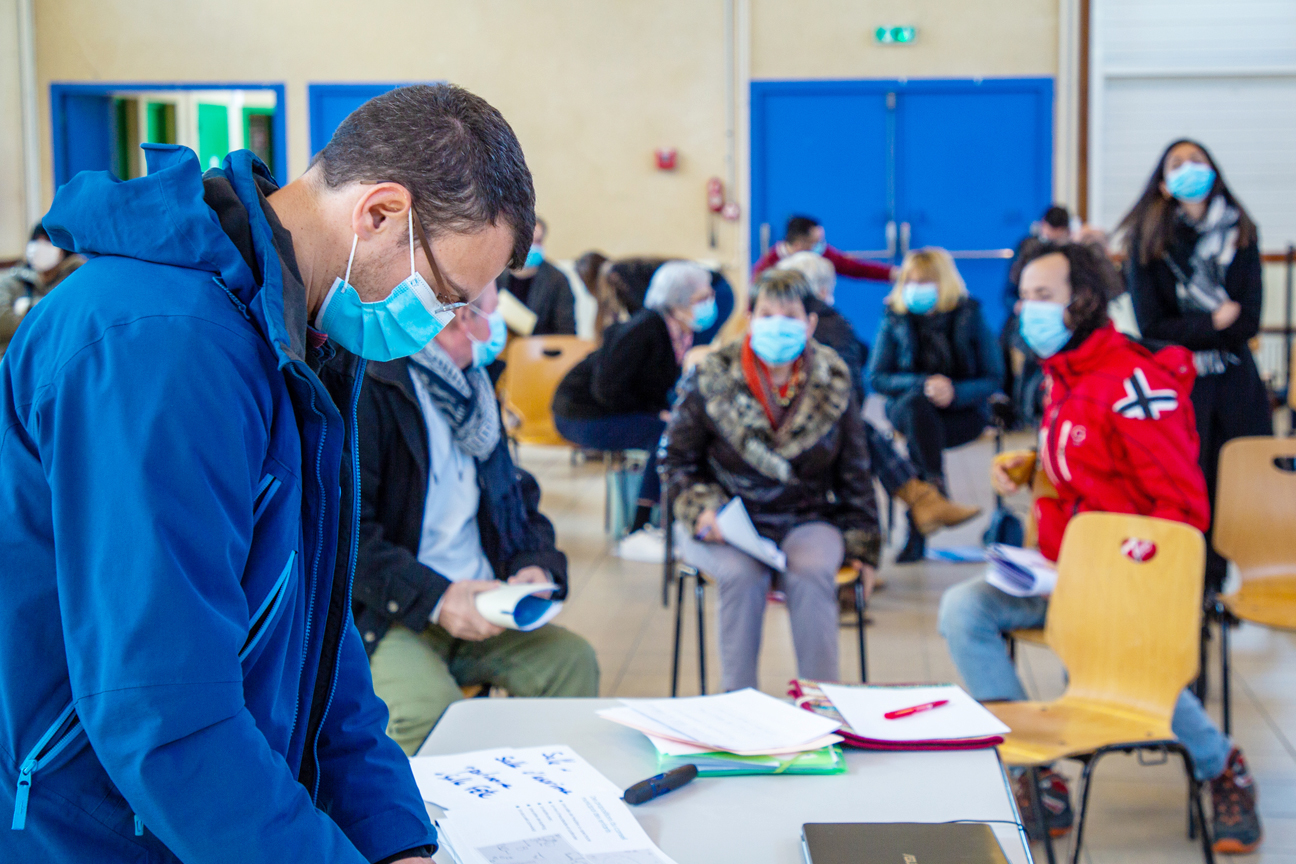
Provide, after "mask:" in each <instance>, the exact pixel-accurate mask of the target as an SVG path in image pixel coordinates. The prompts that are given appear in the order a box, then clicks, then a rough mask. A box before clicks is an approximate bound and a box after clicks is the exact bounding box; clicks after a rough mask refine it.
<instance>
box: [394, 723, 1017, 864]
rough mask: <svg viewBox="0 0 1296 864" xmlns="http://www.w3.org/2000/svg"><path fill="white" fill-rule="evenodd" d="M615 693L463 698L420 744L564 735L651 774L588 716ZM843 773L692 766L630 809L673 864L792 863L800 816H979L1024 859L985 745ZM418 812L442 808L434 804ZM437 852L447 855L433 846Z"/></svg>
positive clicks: (850, 758)
mask: <svg viewBox="0 0 1296 864" xmlns="http://www.w3.org/2000/svg"><path fill="white" fill-rule="evenodd" d="M619 704H620V702H619V701H618V700H615V699H465V700H463V701H460V702H456V703H454V704H453V705H451V706H450V708H449V710H448V711H446V713H445V716H443V717H442V718H441V722H439V723H438V724H437V725H436V728H435V729H433V730H432V734H431V735H430V736H429V737H428V740H427V741H426V742H425V743H424V745H423V747H422V748H421V749H420V750H419V755H422V756H432V755H440V754H446V753H463V752H466V751H469V750H484V749H487V748H490V747H536V746H542V745H545V744H568V745H570V746H571V747H572V748H573V749H575V750H576V752H577V753H579V754H581V756H583V757H585V759H586V760H588V761H589V763H590V764H592V765H593V766H594V767H595V768H597V769H598V770H599V771H601V772H603V774H604V775H606V776H607V778H608V779H609V780H611V781H612V782H613V783H615V784H617V785H618V786H620V787H622V788H626V787H628V786H630V785H632V784H634V783H637V782H638V781H640V780H643V779H644V778H646V777H651V776H652V775H654V774H656V773H658V770H657V752H656V751H655V750H654V749H653V746H652V744H650V743H649V742H648V739H647V738H645V737H644V736H643V735H641V734H640V733H638V732H635V731H634V730H633V729H627V728H626V727H624V726H620V725H618V724H616V723H612V722H611V721H608V720H604V719H602V718H600V717H597V716H596V715H595V714H594V712H595V711H596V710H598V709H601V708H610V707H613V706H616V705H619ZM846 763H847V766H848V770H847V772H846V773H845V774H836V775H829V776H814V775H801V776H787V775H783V776H778V777H769V776H766V777H761V776H755V777H699V778H698V779H697V780H694V781H693V782H692V783H690V784H689V785H687V786H685V787H683V788H682V789H678V790H676V791H674V792H671V793H669V794H667V795H664V796H662V797H661V798H657V799H655V800H653V801H650V802H648V803H647V804H641V805H639V806H638V807H632V808H631V810H632V811H633V812H634V814H635V816H636V817H637V818H638V819H639V823H640V824H641V825H643V828H644V830H645V831H646V832H647V833H648V836H649V837H651V838H652V840H653V842H655V843H656V844H657V845H658V846H660V847H661V849H662V851H663V852H665V853H666V854H667V855H669V856H670V857H671V858H673V859H674V860H675V861H676V862H678V864H719V862H729V861H735V862H739V861H740V862H744V864H761V862H771V864H773V862H779V864H800V862H803V860H804V859H803V857H802V853H801V826H802V825H803V824H804V823H806V822H951V821H986V822H989V823H990V827H991V828H992V829H993V830H994V832H995V836H996V837H998V839H999V845H1000V846H1002V847H1003V850H1004V854H1005V855H1007V857H1008V860H1009V861H1011V862H1013V864H1031V856H1030V847H1029V846H1028V845H1027V842H1026V835H1025V832H1024V831H1022V830H1021V828H1020V820H1019V817H1018V815H1017V808H1016V805H1015V804H1014V803H1013V797H1012V793H1011V791H1010V789H1009V787H1008V781H1007V778H1006V777H1005V776H1004V771H1003V767H1002V765H1001V764H1000V762H999V758H998V756H997V754H996V752H995V751H994V750H966V751H948V752H940V753H896V752H880V751H873V752H866V751H862V750H847V751H846ZM428 812H429V813H430V814H431V815H432V818H433V819H436V818H439V817H440V816H441V811H440V810H439V809H438V808H436V807H435V806H429V807H428ZM436 860H437V861H438V862H441V864H449V862H450V856H449V854H448V853H446V852H444V851H442V852H439V853H437V856H436Z"/></svg>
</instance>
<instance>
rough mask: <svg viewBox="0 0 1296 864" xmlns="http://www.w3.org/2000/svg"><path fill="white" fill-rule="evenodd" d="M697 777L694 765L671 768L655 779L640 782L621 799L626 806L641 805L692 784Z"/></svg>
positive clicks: (650, 778)
mask: <svg viewBox="0 0 1296 864" xmlns="http://www.w3.org/2000/svg"><path fill="white" fill-rule="evenodd" d="M697 776H698V770H697V766H696V765H681V766H680V767H678V768H672V769H671V770H669V771H667V772H666V773H665V774H658V775H657V776H656V777H649V778H648V779H647V780H640V781H639V782H638V783H636V784H634V785H633V786H631V787H630V788H629V789H627V790H626V791H625V795H624V796H623V799H624V801H625V802H626V803H627V804H642V803H644V802H645V801H651V800H653V799H654V798H657V797H658V796H661V795H665V794H666V793H667V792H671V791H673V790H675V789H678V788H680V787H681V786H683V785H685V784H686V783H690V782H692V781H693V779H694V778H696V777H697Z"/></svg>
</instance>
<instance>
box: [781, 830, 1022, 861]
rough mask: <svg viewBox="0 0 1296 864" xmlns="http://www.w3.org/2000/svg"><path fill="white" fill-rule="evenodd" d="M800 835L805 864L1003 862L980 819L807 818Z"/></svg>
mask: <svg viewBox="0 0 1296 864" xmlns="http://www.w3.org/2000/svg"><path fill="white" fill-rule="evenodd" d="M801 840H802V846H803V849H804V851H805V859H806V864H1008V859H1006V858H1005V857H1004V854H1003V850H1002V849H1000V848H999V841H998V840H996V839H995V836H994V832H993V831H991V830H990V826H989V825H985V824H981V823H969V822H962V823H954V824H931V823H924V822H878V823H870V822H812V823H808V824H806V825H802V826H801Z"/></svg>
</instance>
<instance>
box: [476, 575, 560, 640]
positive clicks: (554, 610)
mask: <svg viewBox="0 0 1296 864" xmlns="http://www.w3.org/2000/svg"><path fill="white" fill-rule="evenodd" d="M557 590H558V586H557V585H555V584H554V583H552V582H544V583H527V582H522V583H518V584H516V585H505V584H501V585H500V587H498V588H494V589H491V590H490V591H483V592H481V593H480V594H476V595H474V596H473V602H474V603H475V604H476V605H477V611H478V612H480V613H481V616H482V617H483V618H485V619H486V620H487V621H489V622H490V623H492V624H494V625H495V626H496V627H504V628H506V629H509V630H521V631H523V632H530V631H532V630H536V629H538V628H540V627H543V626H544V625H545V624H548V623H549V622H550V621H552V620H553V619H554V616H556V615H557V614H558V613H559V612H561V611H562V606H563V604H562V603H561V602H559V601H557V600H546V599H543V598H541V597H534V596H532V595H534V594H538V593H543V592H545V591H557ZM537 604H543V605H537Z"/></svg>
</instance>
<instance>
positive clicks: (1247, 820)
mask: <svg viewBox="0 0 1296 864" xmlns="http://www.w3.org/2000/svg"><path fill="white" fill-rule="evenodd" d="M1022 260H1023V262H1024V265H1023V269H1022V270H1021V280H1020V291H1021V296H1022V300H1023V301H1024V302H1023V304H1022V307H1023V308H1022V313H1021V322H1022V323H1021V326H1022V336H1023V337H1024V338H1025V340H1026V342H1027V343H1028V344H1029V345H1030V347H1031V348H1032V349H1033V350H1034V351H1035V353H1036V354H1038V355H1039V356H1040V357H1041V358H1042V360H1041V363H1042V365H1043V368H1044V371H1045V374H1046V375H1047V380H1048V387H1047V389H1046V391H1045V392H1046V394H1047V395H1046V397H1045V404H1044V419H1043V424H1042V427H1041V430H1040V442H1041V448H1040V456H1039V461H1040V462H1042V463H1043V468H1044V470H1045V472H1046V473H1047V475H1048V478H1049V480H1051V481H1052V483H1053V485H1054V486H1055V487H1056V488H1057V495H1058V497H1057V498H1040V499H1038V500H1037V501H1036V502H1035V515H1036V518H1037V520H1038V524H1039V546H1040V549H1039V553H1040V554H1036V555H1033V554H1032V553H1026V552H1023V550H1011V551H1009V552H1005V550H1004V549H1002V548H997V549H992V551H991V555H990V557H991V568H992V569H991V570H990V572H989V575H987V576H986V577H985V578H975V579H971V580H969V581H967V582H963V583H962V584H959V585H956V586H954V587H953V588H951V589H949V590H948V591H946V592H945V596H944V597H942V598H941V605H940V615H939V626H940V632H941V635H942V636H944V637H945V640H946V641H947V642H948V644H949V648H950V653H951V654H952V655H953V657H954V663H955V665H956V666H958V669H959V673H960V674H961V675H962V676H963V680H964V682H965V683H966V684H967V688H968V690H969V691H971V693H972V695H973V696H974V697H976V698H977V699H979V700H981V701H987V702H988V701H995V700H1024V699H1025V698H1026V691H1025V689H1023V687H1022V685H1021V681H1020V680H1019V679H1018V677H1017V673H1016V670H1015V668H1014V667H1013V663H1012V660H1011V659H1010V658H1009V656H1008V652H1007V648H1006V646H1005V643H1004V640H1003V637H1002V635H1001V634H1002V633H1004V632H1007V631H1010V630H1016V629H1023V628H1035V627H1042V626H1044V620H1045V617H1046V614H1047V611H1048V596H1047V595H1048V594H1049V593H1050V592H1051V591H1052V589H1053V585H1054V584H1055V581H1056V574H1052V577H1051V579H1050V575H1049V574H1048V573H1047V572H1046V571H1047V570H1048V569H1049V566H1048V565H1049V563H1050V562H1054V561H1056V560H1057V556H1058V551H1059V548H1060V546H1061V544H1062V535H1063V533H1064V531H1065V530H1066V525H1067V522H1068V521H1069V520H1070V518H1071V517H1072V516H1073V515H1075V514H1076V513H1083V512H1086V511H1106V512H1116V513H1134V514H1139V515H1143V516H1156V517H1159V518H1162V519H1171V520H1174V521H1177V522H1185V523H1187V524H1189V525H1192V526H1193V527H1195V528H1197V529H1198V530H1201V531H1204V530H1206V527H1207V525H1208V524H1209V522H1210V505H1209V502H1208V501H1207V497H1206V483H1205V480H1204V479H1203V477H1202V472H1201V469H1200V468H1199V467H1198V464H1197V432H1196V429H1195V428H1194V421H1193V412H1192V403H1191V402H1190V401H1189V392H1190V391H1191V389H1192V384H1193V378H1194V373H1193V361H1192V356H1191V355H1190V354H1189V352H1188V351H1187V350H1185V349H1183V348H1180V347H1177V346H1176V347H1170V348H1166V349H1163V350H1162V351H1159V352H1157V353H1156V354H1153V353H1152V352H1150V351H1148V350H1147V349H1145V348H1143V347H1142V346H1140V345H1138V344H1136V343H1135V342H1133V341H1131V340H1129V339H1128V338H1126V337H1125V336H1123V335H1121V334H1120V333H1118V332H1117V331H1116V330H1115V328H1114V327H1112V325H1111V323H1110V322H1109V321H1108V319H1107V298H1108V297H1110V296H1115V294H1116V293H1117V291H1119V281H1118V277H1117V275H1116V272H1115V270H1114V268H1112V266H1111V264H1110V262H1108V261H1107V260H1106V258H1105V257H1103V256H1102V255H1101V254H1100V253H1098V252H1095V251H1093V250H1092V249H1090V248H1089V247H1087V246H1081V245H1070V244H1068V245H1063V246H1054V245H1048V244H1045V245H1041V246H1040V247H1038V248H1036V249H1034V250H1032V251H1030V252H1027V253H1026V254H1025V255H1024V257H1023V259H1022ZM1050 322H1051V323H1050ZM1035 459H1036V456H1035V454H1033V453H1028V452H1023V453H1019V454H1016V455H1015V456H1010V457H1009V458H1006V459H1002V460H1000V461H997V462H996V464H995V466H994V468H993V469H992V480H993V482H994V485H995V488H996V490H997V491H998V492H999V493H1000V494H1001V495H1010V494H1012V493H1014V492H1016V491H1017V489H1018V488H1020V486H1021V485H1023V484H1021V483H1020V482H1018V481H1019V480H1020V479H1021V477H1022V475H1023V474H1027V475H1028V474H1029V473H1030V471H1029V470H1025V471H1023V470H1022V469H1029V467H1030V466H1029V464H1028V463H1034V462H1035ZM1014 475H1015V476H1017V477H1018V481H1015V480H1014V479H1013V476H1014ZM1130 554H1135V553H1134V552H1131V553H1130ZM996 558H997V559H998V560H996ZM1041 576H1042V577H1043V578H1041ZM1149 614H1155V610H1149ZM1171 728H1172V729H1173V730H1174V733H1175V735H1176V736H1178V738H1179V740H1180V741H1181V742H1183V744H1184V746H1185V747H1186V748H1187V749H1188V752H1189V753H1190V754H1191V755H1192V761H1193V768H1194V771H1195V773H1196V775H1197V778H1198V779H1199V780H1202V781H1210V787H1211V798H1212V800H1213V804H1214V806H1213V808H1212V809H1213V811H1214V826H1213V830H1212V836H1213V837H1214V838H1215V850H1216V851H1218V852H1249V851H1251V850H1252V849H1254V848H1255V847H1256V846H1258V845H1259V843H1260V820H1259V817H1258V816H1257V814H1256V809H1255V787H1254V786H1253V784H1252V778H1251V774H1250V772H1249V771H1248V769H1247V764H1246V761H1245V760H1244V759H1243V758H1242V753H1241V751H1240V750H1238V749H1237V748H1236V747H1235V746H1233V744H1232V742H1230V741H1229V739H1228V738H1227V737H1225V736H1224V734H1223V733H1221V732H1220V730H1219V728H1218V727H1217V726H1216V725H1215V724H1214V722H1213V721H1212V720H1211V719H1210V717H1209V716H1208V715H1207V714H1206V711H1205V709H1203V708H1202V704H1201V702H1199V701H1198V700H1197V697H1196V696H1194V695H1193V694H1192V693H1191V692H1190V691H1188V690H1184V691H1183V693H1182V694H1180V697H1179V701H1178V703H1177V705H1176V707H1175V713H1174V717H1173V720H1172V723H1171ZM1040 793H1041V796H1042V799H1043V801H1044V804H1045V808H1046V810H1048V811H1051V815H1050V818H1049V828H1050V830H1051V831H1052V832H1053V833H1054V834H1055V835H1056V834H1058V833H1061V832H1065V831H1066V830H1067V829H1069V828H1070V825H1071V807H1070V803H1069V795H1068V791H1067V787H1066V783H1065V781H1064V780H1063V779H1062V777H1061V776H1060V775H1058V774H1056V773H1053V772H1051V771H1050V772H1047V773H1045V774H1044V775H1042V777H1041V789H1040ZM1023 812H1027V811H1026V809H1025V808H1023Z"/></svg>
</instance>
